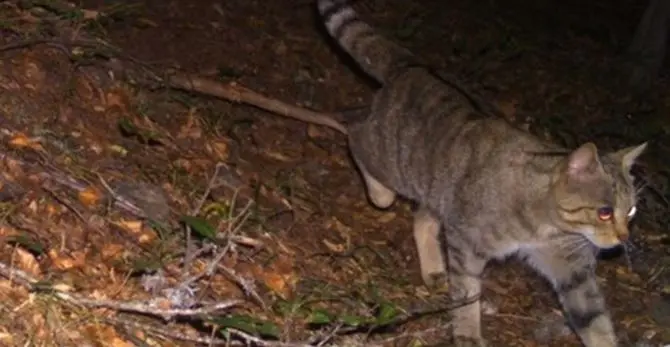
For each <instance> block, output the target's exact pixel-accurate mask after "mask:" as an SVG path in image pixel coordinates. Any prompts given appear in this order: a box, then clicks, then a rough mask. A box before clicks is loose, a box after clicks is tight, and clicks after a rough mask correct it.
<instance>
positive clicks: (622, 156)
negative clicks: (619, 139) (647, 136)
mask: <svg viewBox="0 0 670 347" xmlns="http://www.w3.org/2000/svg"><path fill="white" fill-rule="evenodd" d="M645 149H647V142H644V143H643V144H641V145H637V146H631V147H627V148H624V149H621V150H618V151H616V152H614V153H612V154H611V156H612V158H614V160H616V161H618V162H620V163H621V166H622V168H623V170H624V171H625V172H630V169H631V167H632V166H633V164H635V161H636V160H637V158H638V157H639V156H640V155H641V154H642V153H643V152H644V150H645Z"/></svg>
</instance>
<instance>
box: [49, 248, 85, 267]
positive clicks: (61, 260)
mask: <svg viewBox="0 0 670 347" xmlns="http://www.w3.org/2000/svg"><path fill="white" fill-rule="evenodd" d="M47 255H48V256H49V259H51V262H52V263H53V265H54V266H55V267H56V268H57V269H59V270H70V269H72V268H74V267H76V266H78V265H79V264H78V262H77V261H75V260H74V259H72V258H71V257H68V256H67V255H63V254H60V253H59V252H58V251H57V250H55V249H51V250H49V252H47Z"/></svg>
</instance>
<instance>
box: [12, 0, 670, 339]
mask: <svg viewBox="0 0 670 347" xmlns="http://www.w3.org/2000/svg"><path fill="white" fill-rule="evenodd" d="M78 6H79V7H74V6H70V5H68V4H67V3H60V2H57V1H40V0H33V1H6V2H2V3H0V18H2V20H0V23H2V26H1V27H0V30H1V34H0V41H1V43H0V45H7V46H3V47H0V54H2V59H1V60H0V89H1V90H2V92H1V93H0V100H2V102H1V103H0V105H1V106H2V117H1V118H0V139H1V141H0V143H1V146H2V151H1V152H0V156H1V157H2V161H1V162H0V166H1V167H2V170H0V173H1V174H2V175H1V176H0V211H1V212H2V219H1V220H0V246H1V247H2V252H0V275H1V276H0V345H1V346H196V345H245V343H248V344H249V345H256V346H306V345H309V343H310V341H311V343H313V345H315V346H316V345H319V341H326V342H324V343H322V344H320V345H321V346H326V345H332V346H429V345H436V344H439V343H440V342H442V343H444V341H447V340H448V333H447V329H446V327H447V326H448V315H447V314H445V313H442V314H436V315H430V316H425V317H418V318H415V319H411V320H410V321H409V322H404V323H403V324H389V321H390V320H391V319H392V318H394V317H397V316H398V315H402V314H403V313H402V312H403V311H402V310H403V309H405V308H407V307H408V306H407V305H408V303H411V305H415V304H416V303H417V302H421V301H423V300H425V302H426V303H428V304H427V305H430V303H431V297H432V296H431V295H432V294H431V293H429V292H428V291H427V290H426V289H425V288H424V287H423V286H421V280H420V276H419V274H418V261H417V256H416V251H415V250H414V248H413V240H412V236H411V233H410V219H409V210H410V207H409V204H407V203H404V202H398V203H396V204H395V205H394V206H392V207H391V208H390V209H389V210H387V211H380V210H377V209H375V208H373V207H372V206H371V205H370V204H369V203H368V202H367V200H366V198H365V193H364V190H363V185H362V182H361V179H360V177H359V176H358V174H357V172H356V171H355V168H354V167H353V165H352V163H351V161H350V159H349V157H348V154H347V151H346V143H345V138H344V137H343V136H342V135H340V134H338V133H336V132H334V131H332V130H330V129H326V128H323V127H318V126H307V125H305V124H302V123H299V122H296V121H292V120H287V119H285V118H281V117H278V116H276V115H273V114H271V113H268V112H265V111H262V110H259V109H257V108H254V107H251V106H248V105H244V104H240V103H231V102H230V101H227V100H221V99H217V98H214V97H211V96H205V95H202V94H198V93H186V92H182V91H176V90H171V89H168V88H164V87H162V86H161V85H160V83H154V84H153V85H152V84H150V83H145V81H146V79H141V78H137V79H135V78H133V76H146V75H147V74H148V72H147V71H152V72H153V73H154V74H153V75H151V74H149V75H151V76H153V77H154V80H157V79H159V78H161V77H164V76H168V75H169V73H170V71H180V72H188V73H193V74H197V75H200V76H207V77H208V78H211V79H214V80H217V81H220V82H221V83H223V84H226V83H229V82H232V81H234V82H236V83H237V84H238V85H242V86H245V87H247V88H249V89H251V90H253V91H255V92H257V93H260V94H263V95H266V96H268V97H271V98H275V99H278V100H282V101H284V102H287V103H289V104H293V105H298V106H302V107H306V108H310V109H314V110H322V111H334V110H341V109H346V108H351V107H357V106H364V105H366V104H367V103H368V102H369V100H370V97H371V93H372V91H373V89H372V88H371V86H370V85H369V83H367V82H368V81H367V80H365V79H364V78H362V77H361V76H360V75H358V74H357V72H356V71H355V70H354V69H351V66H349V65H348V62H347V61H346V60H343V59H340V58H341V57H340V56H339V55H338V52H336V51H335V50H334V49H333V48H332V46H330V45H329V44H328V43H327V41H326V40H325V39H324V36H323V33H322V32H321V29H319V28H318V26H317V25H316V23H317V19H316V16H315V13H314V7H313V2H312V1H298V2H290V1H259V0H244V1H221V2H216V1H212V2H209V1H187V0H172V1H162V0H146V1H138V2H118V3H117V2H112V1H106V0H105V1H103V0H83V1H81V2H80V3H79V4H78ZM643 6H644V4H643V3H638V2H635V1H632V0H619V1H607V2H606V1H595V2H589V3H583V2H577V1H574V0H573V1H563V2H560V1H556V0H545V1H539V2H537V1H522V0H505V1H502V0H489V1H467V0H453V1H437V0H435V1H421V2H419V1H415V2H408V1H400V0H385V1H381V0H380V1H362V4H360V6H358V8H359V9H360V11H361V13H362V14H363V16H364V17H365V18H366V19H368V20H369V21H370V22H371V23H374V25H376V26H378V27H379V28H380V30H382V31H383V32H384V33H385V34H386V35H389V36H391V37H393V38H394V39H396V40H398V41H399V42H401V43H402V44H403V45H405V46H407V47H408V48H410V49H412V50H413V51H414V52H416V53H417V54H418V55H420V56H422V57H423V58H425V59H426V60H427V61H429V62H430V63H431V64H433V65H434V66H435V67H437V68H440V69H442V70H443V71H445V72H446V73H447V74H450V75H453V76H454V77H456V78H458V79H459V80H461V81H462V82H463V84H464V85H465V86H467V88H468V89H470V90H471V91H473V93H477V94H479V95H482V96H483V97H484V98H487V99H489V100H491V101H492V102H493V103H494V104H495V105H497V107H498V108H499V109H500V110H501V111H502V112H503V113H504V114H505V115H506V116H508V117H509V118H510V119H512V120H513V121H515V122H517V123H518V124H520V125H522V126H525V127H527V128H528V129H529V131H532V132H534V133H537V134H539V135H541V136H547V137H551V138H553V139H554V140H555V141H559V142H561V143H563V144H565V145H566V146H575V145H576V144H578V143H580V142H583V141H586V140H592V141H594V142H596V143H597V145H598V146H600V147H601V148H602V149H603V150H608V149H613V148H621V147H623V146H628V145H633V144H638V143H641V142H643V141H647V140H649V141H650V148H651V149H650V150H649V152H648V154H646V155H645V156H644V159H643V163H642V164H641V165H640V167H639V168H637V171H638V172H637V173H638V174H639V177H640V179H642V180H643V181H645V182H646V186H647V187H646V189H645V190H644V191H643V193H642V199H641V202H640V210H641V211H640V213H639V214H638V217H637V218H636V221H635V223H634V224H633V226H632V230H633V233H634V236H633V241H632V244H631V247H630V249H629V250H628V252H622V253H621V254H614V255H612V256H608V257H606V259H603V261H602V262H601V263H600V266H599V269H598V275H599V279H600V280H601V285H602V288H603V290H604V291H605V292H606V294H607V299H608V303H609V305H610V307H611V311H612V315H613V317H614V322H615V324H616V328H617V331H618V333H619V335H620V338H621V341H622V346H649V347H651V346H663V345H665V344H670V251H669V249H670V234H669V233H668V232H667V226H668V222H669V221H670V218H668V217H667V216H666V215H667V213H666V211H667V208H668V206H667V200H666V199H667V197H668V196H670V186H668V184H667V182H668V177H669V175H670V167H669V166H668V165H667V162H665V160H664V158H667V156H668V155H670V147H669V142H668V140H667V133H668V129H670V118H669V117H668V114H669V113H668V111H669V110H670V95H668V92H667V91H668V90H669V89H668V86H669V85H670V80H668V79H667V76H665V75H663V76H660V77H659V79H658V81H657V82H656V83H655V85H654V87H653V88H652V90H650V91H648V92H646V93H645V94H644V95H635V96H631V95H629V94H628V93H627V91H626V88H625V85H624V84H623V83H622V80H621V78H620V76H621V73H622V66H623V62H622V61H621V59H620V58H619V57H620V52H621V51H622V49H623V48H624V47H625V45H626V44H627V42H628V41H629V40H630V38H631V36H632V33H633V29H634V28H635V25H636V24H637V20H638V18H639V17H640V15H641V13H642V11H643V10H644V8H643ZM105 43H107V44H109V45H112V46H114V47H117V48H118V50H109V49H108V48H109V46H107V45H104V44H105ZM100 47H106V48H105V49H101V48H100ZM667 66H670V64H668V65H667ZM131 70H133V71H135V72H137V74H132V73H128V74H126V73H125V72H128V71H131ZM666 70H667V69H666ZM143 74H144V75H143ZM143 81H144V82H143ZM10 268H13V269H16V270H18V271H14V270H10ZM485 286H486V289H485V292H484V297H485V302H486V305H485V315H484V326H485V336H486V337H487V338H488V339H489V340H490V342H491V345H492V346H501V347H505V346H510V347H512V346H524V347H532V346H556V347H558V346H579V342H578V340H577V339H576V337H575V336H574V334H572V333H571V332H570V330H569V329H568V328H567V327H566V326H565V324H564V318H563V316H562V314H561V312H560V310H559V307H558V304H557V302H556V299H555V297H554V295H553V294H552V291H551V289H550V287H549V286H548V285H547V284H546V283H545V282H544V281H543V280H541V279H540V278H539V277H538V276H536V275H534V274H533V273H532V272H530V271H528V270H527V269H526V268H524V267H523V266H521V265H519V264H517V263H515V262H514V261H509V262H506V263H503V264H492V265H491V266H490V267H489V269H488V271H487V275H486V285H485ZM373 328H374V329H373Z"/></svg>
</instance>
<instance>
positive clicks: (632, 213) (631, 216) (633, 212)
mask: <svg viewBox="0 0 670 347" xmlns="http://www.w3.org/2000/svg"><path fill="white" fill-rule="evenodd" d="M636 212H637V207H635V206H633V207H631V208H630V211H628V218H633V216H634V215H635V213H636Z"/></svg>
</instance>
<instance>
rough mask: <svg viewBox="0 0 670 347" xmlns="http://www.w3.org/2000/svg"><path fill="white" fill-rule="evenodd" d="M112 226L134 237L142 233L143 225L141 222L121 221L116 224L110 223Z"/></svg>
mask: <svg viewBox="0 0 670 347" xmlns="http://www.w3.org/2000/svg"><path fill="white" fill-rule="evenodd" d="M112 223H113V224H114V225H117V226H119V227H120V228H121V229H123V230H125V231H127V232H129V233H131V234H135V235H139V234H140V233H141V232H142V226H143V223H142V221H141V220H125V219H122V220H120V221H117V222H112Z"/></svg>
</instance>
